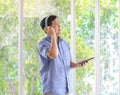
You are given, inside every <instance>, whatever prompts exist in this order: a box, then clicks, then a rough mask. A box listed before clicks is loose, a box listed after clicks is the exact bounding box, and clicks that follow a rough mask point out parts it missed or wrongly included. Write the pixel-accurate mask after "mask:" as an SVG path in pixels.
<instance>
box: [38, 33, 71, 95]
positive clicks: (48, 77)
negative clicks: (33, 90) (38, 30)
mask: <svg viewBox="0 0 120 95" xmlns="http://www.w3.org/2000/svg"><path fill="white" fill-rule="evenodd" d="M57 44H58V49H59V54H58V57H57V58H56V59H50V58H48V56H47V54H48V51H49V49H50V47H51V37H50V36H48V35H47V36H46V37H45V38H44V39H43V40H42V41H40V42H39V44H38V53H39V58H40V78H41V82H42V93H43V95H44V94H45V93H51V94H52V95H66V93H69V92H72V81H71V70H70V61H71V53H70V48H69V45H68V43H67V42H66V41H65V40H63V39H61V38H60V37H59V39H58V43H57Z"/></svg>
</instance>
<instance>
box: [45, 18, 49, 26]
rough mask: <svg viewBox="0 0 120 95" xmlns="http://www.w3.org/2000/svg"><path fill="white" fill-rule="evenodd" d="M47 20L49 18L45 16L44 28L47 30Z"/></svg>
mask: <svg viewBox="0 0 120 95" xmlns="http://www.w3.org/2000/svg"><path fill="white" fill-rule="evenodd" d="M48 18H49V16H47V17H46V18H45V28H47V27H48V23H47V22H48Z"/></svg>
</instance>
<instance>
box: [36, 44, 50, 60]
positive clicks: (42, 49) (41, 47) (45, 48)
mask: <svg viewBox="0 0 120 95" xmlns="http://www.w3.org/2000/svg"><path fill="white" fill-rule="evenodd" d="M49 49H50V46H49V45H48V44H46V43H39V44H38V52H39V55H41V56H42V57H44V58H45V59H49V57H48V52H49Z"/></svg>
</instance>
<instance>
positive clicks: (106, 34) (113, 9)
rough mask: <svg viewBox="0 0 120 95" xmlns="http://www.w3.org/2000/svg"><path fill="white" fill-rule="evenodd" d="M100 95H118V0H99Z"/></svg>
mask: <svg viewBox="0 0 120 95" xmlns="http://www.w3.org/2000/svg"><path fill="white" fill-rule="evenodd" d="M100 3H101V44H100V45H101V95H118V88H119V77H118V76H119V62H118V61H119V60H118V1H117V0H101V2H100Z"/></svg>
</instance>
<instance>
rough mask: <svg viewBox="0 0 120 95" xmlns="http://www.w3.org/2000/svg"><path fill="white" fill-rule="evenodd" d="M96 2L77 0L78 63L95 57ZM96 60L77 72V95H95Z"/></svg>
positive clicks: (92, 0)
mask: <svg viewBox="0 0 120 95" xmlns="http://www.w3.org/2000/svg"><path fill="white" fill-rule="evenodd" d="M94 10H95V3H94V0H76V44H77V48H76V53H77V62H79V61H82V60H85V59H88V58H91V57H93V56H94V50H95V49H94V44H95V43H94V42H95V41H94V39H95V38H94V34H95V25H94V21H95V18H94V16H95V12H94ZM93 63H94V60H92V61H89V62H88V64H87V65H85V66H84V67H82V68H78V69H77V70H76V73H77V74H76V91H77V95H95V93H94V91H95V69H94V64H93Z"/></svg>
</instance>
